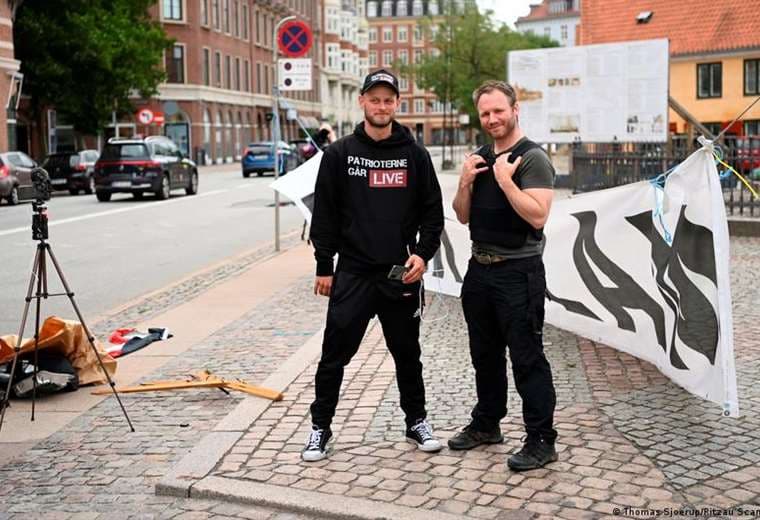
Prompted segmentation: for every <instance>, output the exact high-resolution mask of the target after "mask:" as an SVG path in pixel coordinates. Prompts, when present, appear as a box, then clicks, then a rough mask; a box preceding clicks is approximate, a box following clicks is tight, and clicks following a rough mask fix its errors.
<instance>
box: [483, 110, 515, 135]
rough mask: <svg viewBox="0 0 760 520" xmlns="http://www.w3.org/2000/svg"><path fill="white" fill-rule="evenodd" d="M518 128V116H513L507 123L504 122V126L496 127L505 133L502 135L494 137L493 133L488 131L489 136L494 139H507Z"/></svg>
mask: <svg viewBox="0 0 760 520" xmlns="http://www.w3.org/2000/svg"><path fill="white" fill-rule="evenodd" d="M516 126H517V115H514V116H512V117H511V118H509V119H508V120H507V121H505V122H504V125H502V126H499V127H496V128H497V129H498V130H499V131H500V132H504V133H503V134H502V135H498V136H497V135H494V134H493V133H491V131H490V130H488V129H486V130H487V131H488V134H489V135H490V136H491V137H492V138H494V139H503V138H505V137H508V136H509V135H510V134H511V133H512V132H513V131H514V130H515V127H516Z"/></svg>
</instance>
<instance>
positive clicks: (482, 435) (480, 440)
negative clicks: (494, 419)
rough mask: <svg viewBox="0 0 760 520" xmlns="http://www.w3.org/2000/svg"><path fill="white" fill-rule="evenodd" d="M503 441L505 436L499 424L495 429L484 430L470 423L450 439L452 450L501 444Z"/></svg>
mask: <svg viewBox="0 0 760 520" xmlns="http://www.w3.org/2000/svg"><path fill="white" fill-rule="evenodd" d="M503 441H504V436H503V435H502V434H501V428H499V427H498V426H497V427H496V428H494V429H493V430H488V431H484V430H477V429H475V428H474V427H473V425H472V423H470V424H469V425H467V426H466V427H465V428H464V430H462V431H461V432H459V433H457V434H456V435H454V436H453V437H452V438H451V439H449V448H450V449H452V450H469V449H472V448H474V447H476V446H480V445H481V444H500V443H501V442H503Z"/></svg>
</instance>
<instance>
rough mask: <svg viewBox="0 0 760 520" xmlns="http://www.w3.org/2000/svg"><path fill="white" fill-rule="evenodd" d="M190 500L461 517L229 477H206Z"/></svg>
mask: <svg viewBox="0 0 760 520" xmlns="http://www.w3.org/2000/svg"><path fill="white" fill-rule="evenodd" d="M192 498H200V499H216V500H228V501H234V502H243V503H247V504H254V505H259V506H267V507H273V508H277V509H285V510H287V511H288V512H299V513H306V514H311V515H315V516H317V517H325V516H329V517H332V518H341V519H351V520H353V519H359V520H398V519H399V518H403V519H404V520H461V518H462V517H461V516H460V515H452V514H449V513H443V512H440V511H429V510H419V509H414V508H411V507H406V506H397V505H395V504H386V503H384V502H377V501H372V502H371V503H370V504H369V505H370V507H371V509H370V507H368V502H367V500H366V499H362V498H354V497H340V499H339V500H336V497H335V496H334V495H327V494H324V493H319V492H316V491H305V490H302V489H291V488H284V487H280V486H273V485H271V484H258V483H254V482H244V481H240V480H236V479H231V478H223V477H207V478H205V479H203V480H202V481H201V482H199V483H198V484H196V485H195V486H194V487H193V494H192Z"/></svg>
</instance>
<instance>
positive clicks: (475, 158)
mask: <svg viewBox="0 0 760 520" xmlns="http://www.w3.org/2000/svg"><path fill="white" fill-rule="evenodd" d="M480 164H482V166H480V167H479V166H478V165H480ZM485 171H488V166H487V165H486V164H485V159H483V157H481V156H480V155H478V154H476V153H472V154H470V155H468V156H467V157H466V158H465V160H464V162H463V163H462V175H461V176H460V178H459V187H460V188H467V187H469V186H472V183H473V182H475V178H476V177H477V176H478V174H479V173H483V172H485Z"/></svg>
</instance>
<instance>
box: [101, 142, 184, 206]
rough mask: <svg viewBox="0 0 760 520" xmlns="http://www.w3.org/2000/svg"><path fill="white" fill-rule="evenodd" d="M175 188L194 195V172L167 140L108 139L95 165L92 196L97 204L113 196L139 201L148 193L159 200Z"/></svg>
mask: <svg viewBox="0 0 760 520" xmlns="http://www.w3.org/2000/svg"><path fill="white" fill-rule="evenodd" d="M177 188H184V189H185V193H187V194H188V195H195V194H196V193H198V169H197V167H196V165H195V163H194V162H193V161H191V160H190V159H188V158H187V157H185V156H184V155H183V154H182V152H181V151H180V150H179V148H177V145H176V144H174V142H173V141H172V140H171V139H169V138H168V137H164V136H151V137H146V138H145V139H139V138H135V139H109V141H108V144H106V145H105V146H104V147H103V152H102V153H101V154H100V158H99V159H98V162H96V163H95V195H96V196H97V197H98V200H99V201H100V202H107V201H109V200H111V195H113V194H114V193H131V194H132V195H133V196H134V197H135V198H136V199H140V198H142V196H143V194H144V193H146V192H149V193H153V194H155V196H156V197H157V198H158V199H161V200H163V199H168V198H169V195H170V193H171V190H173V189H177Z"/></svg>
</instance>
